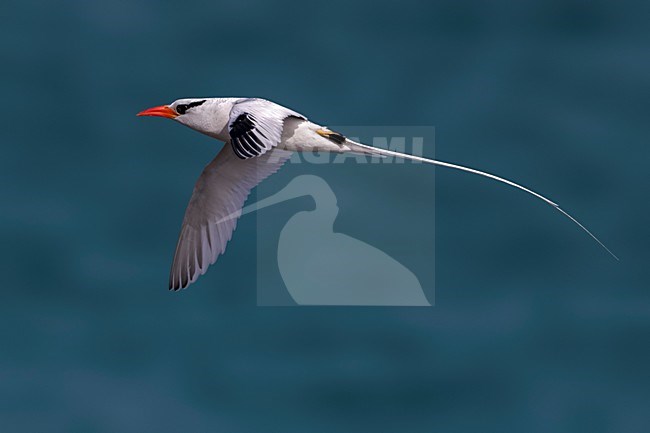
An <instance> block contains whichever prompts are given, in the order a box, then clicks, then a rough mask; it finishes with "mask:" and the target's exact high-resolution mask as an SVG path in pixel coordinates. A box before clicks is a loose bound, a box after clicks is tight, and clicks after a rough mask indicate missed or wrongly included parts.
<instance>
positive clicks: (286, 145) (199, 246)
mask: <svg viewBox="0 0 650 433" xmlns="http://www.w3.org/2000/svg"><path fill="white" fill-rule="evenodd" d="M138 115H139V116H159V117H166V118H170V119H174V120H176V121H178V122H180V123H182V124H184V125H186V126H188V127H190V128H192V129H194V130H196V131H199V132H201V133H203V134H206V135H209V136H211V137H213V138H216V139H218V140H221V141H224V142H225V143H226V144H225V145H224V147H223V148H222V149H221V151H220V152H219V154H218V155H217V156H216V157H215V158H214V160H212V162H210V164H208V165H207V166H206V167H205V169H204V170H203V172H202V173H201V176H200V177H199V179H198V180H197V182H196V185H195V187H194V192H193V193H192V198H191V199H190V203H189V205H188V207H187V210H186V212H185V217H184V219H183V224H182V227H181V233H180V236H179V240H178V244H177V246H176V253H175V254H174V261H173V264H172V268H171V273H170V279H169V288H170V289H173V290H178V289H182V288H185V287H187V286H188V285H189V284H191V283H192V282H194V281H196V279H197V278H198V277H199V276H200V275H203V274H204V273H205V272H206V271H207V268H208V266H210V265H211V264H213V263H214V262H215V261H216V259H217V257H219V255H220V254H223V253H224V251H225V248H226V244H227V243H228V241H229V240H230V238H231V237H232V232H233V231H234V230H235V226H236V224H237V218H238V217H239V215H240V214H241V209H242V207H243V205H244V202H245V201H246V198H247V197H248V195H249V193H250V191H251V189H253V188H254V187H255V186H256V185H257V184H258V183H259V182H261V181H262V180H264V179H265V178H266V177H268V176H270V175H271V174H273V173H275V172H276V171H277V170H278V169H279V168H280V167H281V166H282V164H284V162H285V161H286V160H287V159H289V157H290V156H291V152H313V151H325V152H337V153H341V152H357V153H363V154H368V155H378V156H393V157H394V156H397V157H400V158H406V159H411V160H415V161H419V162H424V163H428V164H434V165H439V166H443V167H448V168H453V169H457V170H462V171H466V172H469V173H473V174H478V175H480V176H485V177H488V178H491V179H494V180H496V181H499V182H502V183H505V184H507V185H510V186H512V187H515V188H518V189H520V190H522V191H525V192H527V193H529V194H531V195H533V196H535V197H537V198H539V199H540V200H543V201H545V202H546V203H548V204H549V205H551V206H553V207H554V208H556V209H557V210H558V211H560V212H561V213H562V214H564V215H565V216H566V217H568V218H569V219H571V220H572V221H573V222H574V223H576V224H577V225H578V226H579V227H580V228H582V229H583V230H584V231H585V232H587V233H588V234H589V235H590V236H591V237H592V238H593V239H595V240H596V242H598V243H599V244H600V245H601V246H602V247H603V248H605V250H607V252H609V253H610V254H611V255H612V256H614V257H615V258H616V256H615V255H614V254H613V253H612V252H611V251H610V250H609V249H608V248H607V247H605V245H603V244H602V242H600V240H598V238H596V237H595V236H594V235H593V234H592V233H591V232H590V231H589V230H587V229H586V228H585V227H584V226H583V225H582V224H580V223H579V222H578V221H577V220H575V219H574V218H573V217H572V216H571V215H569V214H568V213H566V212H565V211H564V210H562V209H561V208H560V207H559V206H558V205H557V204H556V203H554V202H552V201H551V200H549V199H547V198H546V197H544V196H542V195H540V194H538V193H536V192H534V191H532V190H530V189H528V188H525V187H523V186H521V185H519V184H517V183H515V182H512V181H509V180H507V179H504V178H501V177H499V176H495V175H493V174H490V173H485V172H483V171H479V170H475V169H472V168H468V167H463V166H460V165H456V164H451V163H447V162H442V161H437V160H432V159H427V158H422V157H418V156H414V155H408V154H403V153H399V152H394V151H390V150H386V149H378V148H374V147H372V146H367V145H364V144H361V143H357V142H354V141H352V140H349V139H347V138H345V137H343V136H342V135H341V134H339V133H336V132H333V131H330V130H329V129H327V128H325V127H323V126H320V125H318V124H315V123H312V122H310V121H309V120H307V118H306V117H305V116H303V115H301V114H300V113H297V112H295V111H293V110H290V109H288V108H286V107H283V106H281V105H278V104H276V103H274V102H270V101H267V100H264V99H258V98H188V99H179V100H177V101H175V102H173V103H172V104H169V105H162V106H159V107H153V108H150V109H148V110H144V111H142V112H140V113H138Z"/></svg>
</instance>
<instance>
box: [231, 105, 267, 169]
mask: <svg viewBox="0 0 650 433" xmlns="http://www.w3.org/2000/svg"><path fill="white" fill-rule="evenodd" d="M256 127H257V124H256V123H255V117H254V116H253V115H252V114H250V113H242V114H240V115H239V116H238V117H237V118H236V119H235V121H234V122H233V123H232V126H231V127H230V139H231V140H230V142H231V144H232V148H233V150H234V151H235V155H237V156H238V157H239V158H241V159H248V158H252V157H255V156H260V155H261V154H263V153H264V151H265V150H266V146H264V143H263V142H262V140H261V139H260V138H259V137H258V136H257V135H258V134H259V135H261V136H262V137H264V135H263V134H262V133H261V132H260V131H259V130H257V129H256ZM264 138H266V137H264Z"/></svg>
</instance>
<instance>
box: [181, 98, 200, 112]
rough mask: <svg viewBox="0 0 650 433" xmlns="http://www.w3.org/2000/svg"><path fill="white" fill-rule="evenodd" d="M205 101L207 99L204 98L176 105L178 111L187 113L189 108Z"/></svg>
mask: <svg viewBox="0 0 650 433" xmlns="http://www.w3.org/2000/svg"><path fill="white" fill-rule="evenodd" d="M205 101H206V100H205V99H204V100H202V101H194V102H190V103H189V104H178V105H177V106H176V112H177V113H178V114H185V113H186V112H187V110H189V109H190V108H193V107H198V106H199V105H202V104H203V103H204V102H205Z"/></svg>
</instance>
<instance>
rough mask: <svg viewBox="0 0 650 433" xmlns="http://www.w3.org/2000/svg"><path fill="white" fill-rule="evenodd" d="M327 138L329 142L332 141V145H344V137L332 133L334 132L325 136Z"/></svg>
mask: <svg viewBox="0 0 650 433" xmlns="http://www.w3.org/2000/svg"><path fill="white" fill-rule="evenodd" d="M327 138H329V139H330V140H332V141H333V142H334V143H336V144H343V143H345V137H344V136H342V135H341V134H339V133H338V132H334V131H332V133H331V134H328V135H327Z"/></svg>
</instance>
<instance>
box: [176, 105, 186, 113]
mask: <svg viewBox="0 0 650 433" xmlns="http://www.w3.org/2000/svg"><path fill="white" fill-rule="evenodd" d="M186 111H187V104H178V105H177V106H176V112H177V113H178V114H185V112H186Z"/></svg>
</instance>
